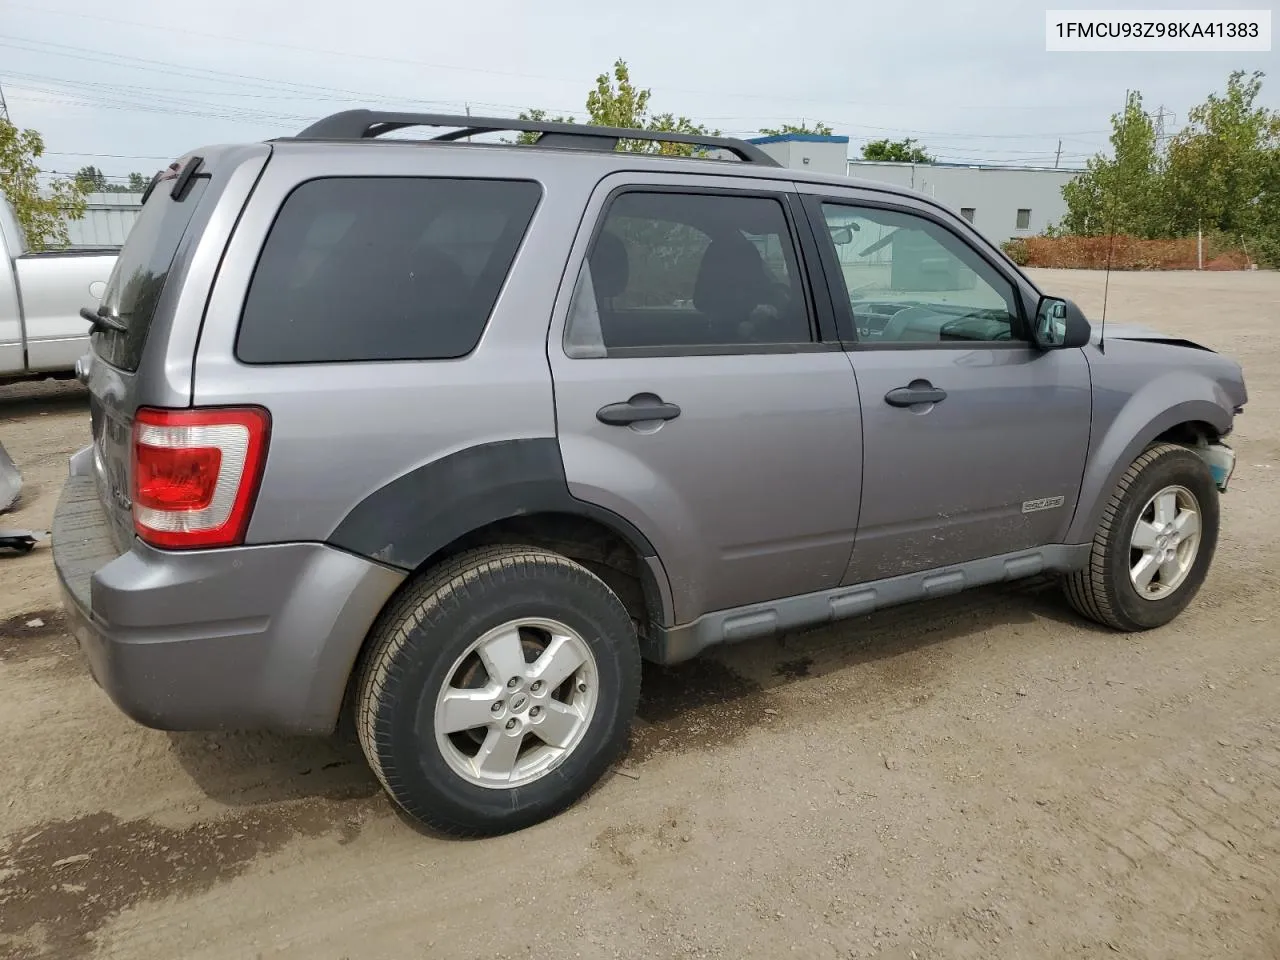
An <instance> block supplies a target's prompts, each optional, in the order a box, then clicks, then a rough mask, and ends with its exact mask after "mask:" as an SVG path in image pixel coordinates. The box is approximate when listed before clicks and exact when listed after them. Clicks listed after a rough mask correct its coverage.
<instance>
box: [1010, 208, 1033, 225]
mask: <svg viewBox="0 0 1280 960" xmlns="http://www.w3.org/2000/svg"><path fill="white" fill-rule="evenodd" d="M1014 209H1015V210H1016V211H1017V212H1016V213H1014V215H1013V229H1015V230H1030V229H1031V208H1030V207H1015V208H1014ZM1024 213H1025V214H1026V215H1027V222H1026V223H1019V221H1020V220H1021V219H1022V215H1023V214H1024Z"/></svg>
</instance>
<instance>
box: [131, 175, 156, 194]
mask: <svg viewBox="0 0 1280 960" xmlns="http://www.w3.org/2000/svg"><path fill="white" fill-rule="evenodd" d="M150 182H151V178H150V177H148V176H145V175H144V174H141V173H131V174H129V192H130V193H142V192H144V191H145V190H146V189H147V184H149V183H150Z"/></svg>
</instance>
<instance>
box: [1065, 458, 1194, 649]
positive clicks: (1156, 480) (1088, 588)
mask: <svg viewBox="0 0 1280 960" xmlns="http://www.w3.org/2000/svg"><path fill="white" fill-rule="evenodd" d="M1218 522H1219V514H1218V490H1217V487H1216V486H1215V485H1214V482H1213V475H1212V473H1210V471H1209V467H1208V465H1207V464H1206V463H1205V462H1204V460H1202V459H1201V458H1200V457H1199V456H1197V455H1196V454H1195V453H1193V452H1192V451H1190V450H1188V449H1187V448H1186V447H1180V446H1178V445H1176V444H1172V443H1164V444H1159V445H1157V446H1153V447H1151V448H1149V449H1147V450H1146V451H1145V452H1144V453H1143V454H1142V456H1140V457H1138V459H1137V460H1135V461H1134V462H1133V464H1132V466H1130V467H1129V469H1128V470H1127V471H1126V472H1125V474H1124V476H1123V477H1122V478H1121V480H1120V483H1119V485H1118V486H1117V487H1116V491H1115V493H1114V494H1113V495H1112V497H1111V499H1110V501H1109V502H1108V503H1107V507H1106V509H1105V510H1104V511H1103V515H1102V523H1101V524H1100V525H1099V527H1098V532H1097V534H1096V535H1095V536H1094V541H1093V549H1092V551H1091V552H1090V554H1089V565H1088V566H1087V567H1086V568H1085V569H1083V570H1078V571H1076V572H1074V573H1071V574H1069V575H1068V576H1067V577H1066V578H1065V586H1066V593H1067V599H1068V600H1069V601H1070V602H1071V605H1072V606H1073V607H1075V609H1076V610H1077V611H1078V612H1079V613H1081V614H1083V615H1084V616H1086V617H1088V618H1089V619H1091V620H1096V621H1097V622H1098V623H1102V624H1105V625H1106V626H1109V627H1113V628H1115V629H1117V630H1126V631H1137V630H1150V629H1152V628H1153V627H1159V626H1163V625H1164V624H1166V623H1168V622H1169V621H1170V620H1172V619H1173V618H1174V617H1176V616H1177V615H1178V614H1180V613H1181V612H1182V611H1183V610H1185V609H1186V607H1187V604H1189V603H1190V602H1191V601H1192V599H1194V597H1195V595H1196V593H1198V592H1199V590H1200V586H1201V584H1203V583H1204V578H1205V576H1206V575H1207V574H1208V572H1209V564H1210V563H1211V562H1212V560H1213V554H1214V550H1215V548H1216V547H1217V543H1218Z"/></svg>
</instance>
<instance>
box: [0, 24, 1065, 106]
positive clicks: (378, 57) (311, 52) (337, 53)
mask: <svg viewBox="0 0 1280 960" xmlns="http://www.w3.org/2000/svg"><path fill="white" fill-rule="evenodd" d="M8 6H9V7H11V8H18V9H24V10H31V11H33V12H35V13H40V14H44V15H48V14H53V15H55V16H61V17H75V18H77V19H81V20H96V21H99V22H102V23H114V24H119V25H121V26H127V27H137V28H141V29H144V30H158V31H162V32H166V33H176V34H183V35H186V36H193V37H202V38H204V39H208V40H221V41H223V42H224V43H247V44H253V45H255V46H260V47H271V48H275V49H278V50H290V51H293V52H295V53H304V54H307V55H308V56H316V55H320V56H325V57H348V58H351V59H356V60H367V61H372V62H375V63H394V64H401V65H405V66H412V67H418V68H422V67H429V68H432V69H435V70H446V71H454V72H460V73H475V74H481V75H485V76H497V77H512V78H515V79H519V80H545V81H548V82H551V83H565V84H570V83H571V84H574V85H577V84H580V83H582V82H583V81H582V78H572V79H571V78H569V77H558V76H550V75H547V74H537V73H520V72H515V71H509V70H494V69H491V68H484V67H470V66H459V65H457V64H446V63H433V62H430V61H426V60H415V59H409V58H405V57H391V56H387V55H386V54H382V53H376V54H370V53H360V52H358V51H355V50H326V49H314V48H310V47H302V46H298V45H296V44H289V43H278V42H276V41H272V40H260V39H258V38H256V37H236V36H228V35H226V34H219V33H208V32H205V31H200V30H191V29H188V28H185V27H176V26H173V25H172V24H167V23H147V22H144V21H140V20H125V19H122V18H119V17H104V16H102V15H101V14H92V13H80V12H75V11H71V10H58V9H56V8H52V7H49V6H46V5H41V6H34V5H31V4H25V3H15V2H13V0H10V2H9V3H8ZM651 89H655V90H658V91H660V92H662V91H665V92H670V93H687V94H694V95H696V96H714V97H720V98H723V97H732V98H737V99H743V100H764V101H769V102H774V103H796V104H809V105H813V104H830V103H831V102H832V101H830V100H826V99H823V98H819V97H789V96H784V95H780V94H776V93H767V94H766V93H746V92H741V91H735V90H725V89H716V90H702V89H696V88H691V87H676V86H665V85H660V86H657V87H653V88H651ZM917 105H918V104H914V103H860V104H858V106H862V107H883V108H889V109H894V108H904V107H914V106H917ZM1079 105H1080V104H1079V103H1078V102H1076V103H1072V104H1070V106H1072V107H1078V106H1079ZM937 106H939V107H943V108H946V109H949V110H955V109H980V110H996V111H1000V112H1005V111H1008V110H1034V111H1037V112H1043V111H1044V110H1046V109H1053V108H1054V107H1055V106H1057V107H1065V106H1067V104H1057V105H1054V104H1045V103H1038V104H1027V105H1017V106H1013V105H1009V104H994V103H991V102H989V101H982V102H961V103H940V104H937ZM546 109H551V108H546Z"/></svg>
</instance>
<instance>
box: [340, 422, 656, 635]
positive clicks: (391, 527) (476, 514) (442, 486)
mask: <svg viewBox="0 0 1280 960" xmlns="http://www.w3.org/2000/svg"><path fill="white" fill-rule="evenodd" d="M536 513H565V514H571V515H575V516H580V517H584V518H587V519H590V520H594V521H596V522H598V523H601V524H603V525H604V526H606V527H608V528H609V529H611V530H613V531H614V532H615V533H616V534H618V536H620V537H622V538H623V539H624V540H626V541H627V542H628V543H629V544H630V545H631V546H632V547H633V548H634V549H635V551H636V552H637V553H638V554H639V555H640V557H641V558H642V559H643V560H644V561H645V562H646V563H647V564H648V566H649V568H650V570H651V572H652V573H653V574H654V577H655V579H657V581H658V588H659V590H658V592H659V593H660V594H661V595H662V606H663V610H662V615H663V619H664V621H666V622H671V621H670V618H671V616H672V609H671V594H670V585H669V583H668V582H667V576H666V572H665V570H664V569H663V567H662V564H661V560H660V559H659V558H658V552H657V550H655V549H654V546H653V543H652V542H651V541H650V540H649V538H648V537H646V536H645V535H644V534H643V533H642V532H641V531H640V530H639V529H637V528H636V526H635V525H634V524H633V523H631V522H630V521H629V520H627V519H625V518H624V517H620V516H618V515H617V514H616V513H614V512H613V511H611V510H607V509H605V508H604V507H600V506H597V505H596V504H593V503H588V502H586V501H585V500H579V499H578V498H577V497H575V496H573V494H571V493H570V492H569V483H568V480H567V479H566V477H565V472H564V461H563V460H562V459H561V457H560V444H559V441H557V440H556V439H555V438H554V437H534V438H529V439H523V440H499V441H494V442H492V443H482V444H477V445H476V446H472V447H466V448H464V449H462V450H458V451H455V452H454V453H451V454H449V455H447V456H445V457H441V458H440V459H438V460H432V461H429V462H427V463H424V464H422V465H420V466H418V467H415V468H414V469H412V470H410V471H409V472H408V473H405V474H402V475H401V476H399V477H396V478H395V479H394V480H392V481H390V482H389V483H387V484H385V485H383V486H381V487H379V488H378V489H377V490H374V491H373V492H372V493H370V494H369V495H368V496H366V497H365V498H364V499H363V500H361V501H360V502H359V503H357V504H356V505H355V506H354V507H352V508H351V510H350V511H349V512H348V513H347V515H346V516H345V517H343V518H342V520H341V521H340V522H339V523H338V525H337V527H335V528H334V531H333V533H331V534H330V535H329V537H328V538H327V542H328V543H329V544H331V545H332V546H335V547H338V548H339V549H341V550H346V551H348V552H349V553H354V554H356V555H358V556H362V557H367V558H369V559H370V560H375V561H377V562H378V563H382V564H385V565H387V566H390V567H396V568H398V569H400V570H404V571H406V572H410V571H413V570H416V569H418V568H419V567H420V566H422V564H423V563H425V562H426V561H427V560H428V559H429V558H430V557H431V556H433V555H434V554H436V553H437V552H439V551H440V550H442V549H443V548H445V547H447V546H448V545H449V544H451V543H453V542H454V541H455V540H458V539H459V538H461V537H464V536H466V535H467V534H469V533H472V532H474V531H476V530H479V529H481V528H482V527H485V526H487V525H488V524H491V523H495V522H497V521H499V520H508V519H510V518H512V517H520V516H528V515H530V514H536Z"/></svg>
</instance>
